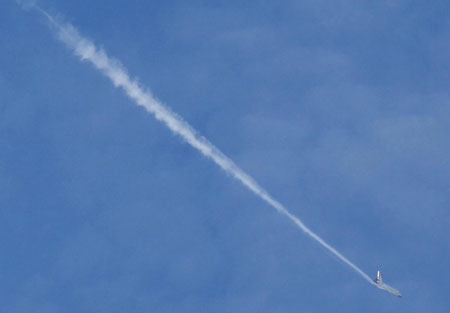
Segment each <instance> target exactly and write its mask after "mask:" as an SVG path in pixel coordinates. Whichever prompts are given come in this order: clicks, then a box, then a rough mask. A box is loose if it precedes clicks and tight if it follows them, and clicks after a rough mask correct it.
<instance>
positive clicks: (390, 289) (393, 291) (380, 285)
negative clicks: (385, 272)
mask: <svg viewBox="0 0 450 313" xmlns="http://www.w3.org/2000/svg"><path fill="white" fill-rule="evenodd" d="M373 282H374V283H375V286H377V287H378V288H380V289H381V290H384V291H387V292H389V293H390V294H392V295H394V296H397V297H399V298H401V297H402V294H401V293H400V291H398V290H397V289H395V288H393V287H391V286H389V285H388V284H386V283H383V279H382V278H381V271H380V270H378V271H377V277H375V279H374V280H373Z"/></svg>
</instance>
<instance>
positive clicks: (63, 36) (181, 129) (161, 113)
mask: <svg viewBox="0 0 450 313" xmlns="http://www.w3.org/2000/svg"><path fill="white" fill-rule="evenodd" d="M35 8H36V10H38V11H39V12H40V13H42V14H43V15H45V16H46V17H47V18H48V20H49V21H50V23H51V25H52V26H53V27H54V28H55V30H56V33H57V35H58V39H59V40H61V41H62V42H64V43H65V44H66V45H67V46H68V47H69V48H70V49H72V50H73V51H74V53H75V55H77V56H78V57H80V58H81V60H86V61H89V62H90V63H91V64H92V65H93V66H94V67H95V68H96V69H98V70H99V71H100V72H101V73H103V75H105V76H106V77H108V78H109V79H110V80H111V81H112V82H113V84H114V86H116V87H121V88H122V89H123V90H124V91H125V93H126V94H127V95H128V97H130V98H131V99H132V100H134V101H135V102H136V104H138V105H140V106H143V107H144V108H145V109H146V110H147V111H148V112H150V113H152V114H153V115H154V116H155V117H156V119H157V120H159V121H161V122H163V123H164V124H165V125H166V126H167V127H168V128H169V129H170V130H171V131H172V132H173V133H175V134H177V135H179V136H181V137H182V138H183V139H184V140H185V141H186V142H187V143H189V144H190V145H191V146H192V147H194V148H196V149H197V150H199V151H200V152H201V153H202V154H204V155H205V156H207V157H208V158H210V159H212V160H213V161H214V162H215V163H216V164H217V165H218V166H220V167H221V168H222V169H223V170H224V171H225V172H227V173H228V174H231V175H232V176H233V177H234V178H236V179H237V180H239V181H240V182H241V183H242V184H244V185H245V186H246V187H247V188H248V189H250V190H251V191H253V192H254V193H255V194H256V195H257V196H259V197H260V198H261V199H263V200H264V201H266V202H267V203H268V204H269V205H271V206H272V207H273V208H274V209H275V210H277V211H278V212H279V213H280V214H282V215H284V216H286V217H288V218H289V219H290V220H291V221H292V222H294V223H295V225H297V226H298V227H299V228H300V229H301V230H303V231H304V232H305V233H306V234H308V235H309V236H311V237H312V238H313V239H314V240H316V241H317V242H318V243H319V244H321V245H322V246H323V247H325V248H326V249H327V250H329V251H330V252H331V253H333V254H334V255H335V256H336V257H338V258H339V259H340V260H341V261H343V262H344V263H345V264H347V265H348V266H350V267H351V268H352V269H353V270H354V271H356V272H357V273H358V274H360V275H361V276H362V277H363V278H365V279H366V280H367V281H369V282H370V283H372V284H374V283H373V282H372V280H371V279H370V277H369V276H368V275H367V274H366V273H364V272H363V271H362V270H361V269H360V268H359V267H357V266H356V265H355V264H353V263H352V262H350V260H348V259H347V258H346V257H344V256H343V255H342V254H341V253H339V252H338V251H337V250H336V249H334V248H333V247H332V246H330V245H329V244H328V243H326V242H325V241H324V240H323V239H322V238H320V237H319V236H318V235H317V234H316V233H314V232H313V231H312V230H310V229H309V228H308V227H306V225H305V224H303V222H302V221H301V220H300V219H299V218H298V217H296V216H295V215H293V214H292V213H290V212H289V211H288V210H287V209H286V208H285V207H284V206H283V205H282V204H281V203H280V202H278V201H277V200H275V199H274V198H272V197H271V196H270V195H269V193H267V191H265V190H264V189H263V188H262V187H261V186H260V185H258V184H257V183H256V182H255V181H254V180H253V178H252V177H250V176H249V175H248V174H246V173H245V172H244V171H243V170H241V169H240V168H239V167H238V166H237V165H236V164H234V163H233V161H232V160H230V159H229V158H228V157H227V156H226V155H224V154H223V153H222V152H221V151H220V150H219V149H217V148H216V147H215V146H214V145H213V144H212V143H210V142H209V141H208V140H207V139H205V138H204V137H202V136H200V135H198V134H197V133H196V132H195V130H194V129H193V128H192V127H191V126H190V125H189V124H188V123H186V122H185V121H184V120H183V119H182V118H181V117H179V116H178V115H177V114H175V113H174V112H172V111H171V110H170V109H169V108H168V107H166V106H164V105H163V104H162V103H160V102H159V101H158V100H156V99H155V98H154V97H153V95H152V94H151V92H150V91H148V90H146V89H145V88H143V87H142V86H140V85H139V83H138V82H137V81H133V80H131V79H130V77H129V76H128V74H127V72H126V70H125V68H124V67H123V66H122V65H121V64H120V63H119V62H118V61H117V60H115V59H112V58H110V57H108V56H107V55H106V53H105V52H104V51H103V50H101V49H98V48H97V47H96V46H95V45H94V44H93V43H92V42H91V41H89V40H88V39H86V38H84V37H82V36H81V35H80V34H79V32H78V31H77V30H76V29H75V28H74V27H73V26H72V25H70V24H65V23H64V24H63V23H60V22H58V21H56V20H55V19H54V18H53V17H52V16H50V15H49V14H48V13H47V12H45V11H44V10H42V9H40V8H39V7H35Z"/></svg>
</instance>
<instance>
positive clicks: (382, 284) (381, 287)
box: [376, 283, 402, 298]
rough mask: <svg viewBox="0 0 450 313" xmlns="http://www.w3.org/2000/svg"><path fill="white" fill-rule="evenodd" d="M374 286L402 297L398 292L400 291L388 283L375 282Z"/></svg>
mask: <svg viewBox="0 0 450 313" xmlns="http://www.w3.org/2000/svg"><path fill="white" fill-rule="evenodd" d="M376 286H377V287H378V288H380V289H382V290H384V291H387V292H389V293H390V294H392V295H394V296H397V297H399V298H401V297H402V294H401V293H400V291H398V290H397V289H395V288H394V287H391V286H389V285H388V284H385V283H380V284H376Z"/></svg>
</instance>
